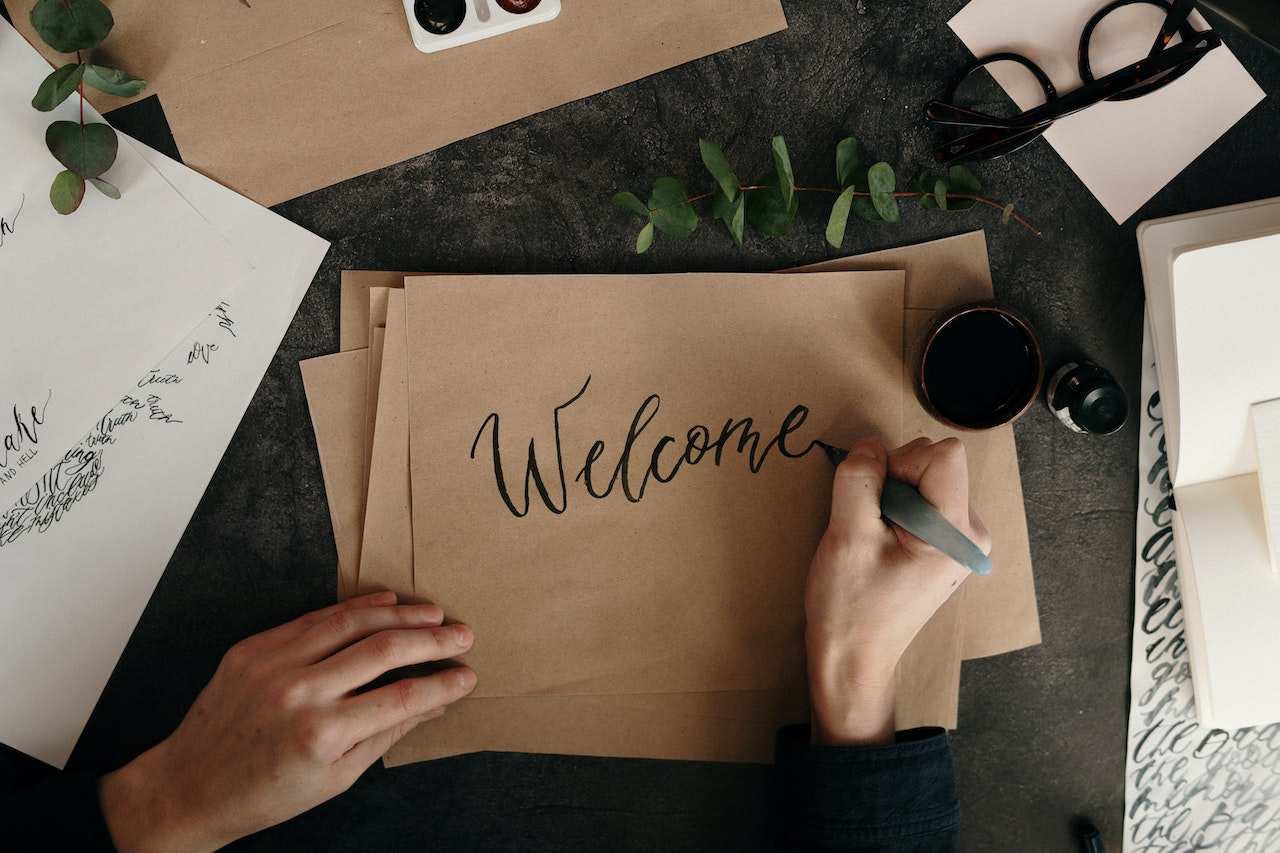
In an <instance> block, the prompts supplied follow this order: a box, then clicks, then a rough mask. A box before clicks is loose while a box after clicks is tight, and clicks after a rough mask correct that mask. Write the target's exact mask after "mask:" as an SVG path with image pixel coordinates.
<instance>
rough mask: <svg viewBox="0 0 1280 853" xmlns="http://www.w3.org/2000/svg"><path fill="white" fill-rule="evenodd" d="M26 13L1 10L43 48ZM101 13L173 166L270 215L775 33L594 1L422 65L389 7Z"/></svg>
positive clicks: (728, 17) (761, 11) (116, 2)
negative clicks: (177, 160)
mask: <svg viewBox="0 0 1280 853" xmlns="http://www.w3.org/2000/svg"><path fill="white" fill-rule="evenodd" d="M32 5H34V0H9V2H8V7H9V10H10V11H11V12H12V13H13V20H14V22H15V23H16V24H17V26H18V28H19V29H20V30H22V33H23V35H24V36H26V37H27V40H28V41H30V42H31V43H32V44H36V45H39V46H43V42H42V41H41V40H40V39H39V37H38V36H36V35H35V33H34V32H33V31H32V29H31V24H30V22H29V21H28V19H27V17H28V13H29V12H30V10H31V7H32ZM110 5H111V11H112V13H113V14H114V16H115V20H116V27H115V29H114V30H113V31H112V33H111V38H110V39H109V40H108V41H107V48H108V50H109V51H110V53H111V54H112V55H116V56H121V57H128V59H127V61H125V62H123V63H121V64H123V65H126V66H127V67H128V68H129V70H130V71H131V72H133V73H134V74H137V75H138V76H139V77H142V78H144V79H146V80H147V81H148V84H149V85H148V89H147V91H148V93H157V94H159V96H160V103H161V104H162V105H163V106H164V111H165V116H166V117H167V118H168V120H169V125H170V127H171V128H172V129H173V135H174V138H175V139H176V140H177V143H178V149H179V150H180V151H181V152H182V158H183V160H184V162H186V163H187V165H189V166H191V167H192V168H194V169H197V170H199V171H201V172H203V173H205V174H206V175H209V176H210V177H212V178H215V179H216V180H218V181H219V182H221V183H223V184H226V185H227V186H229V187H231V188H232V189H234V190H236V191H238V192H240V193H243V194H244V195H247V196H249V197H250V198H252V199H253V200H255V201H257V202H259V203H260V204H264V205H268V206H270V205H273V204H276V203H278V202H281V201H285V200H287V199H290V198H294V197H295V196H299V195H302V194H304V193H307V192H310V191H312V190H316V189H319V188H321V187H326V186H329V185H330V184H335V183H337V182H339V181H342V180H345V179H347V178H351V177H354V176H356V175H360V174H364V173H365V172H370V171H373V170H374V169H379V168H382V167H383V166H389V165H391V164H392V163H399V162H401V161H402V160H406V159H408V158H410V157H414V156H416V155H418V154H422V153H424V152H426V151H431V150H433V149H435V148H439V147H441V146H443V145H448V144H449V143H451V142H456V141H458V140H459V139H465V138H466V137H468V136H474V135H475V134H477V133H482V132H484V131H486V130H490V129H492V128H494V127H498V126H499V125H502V124H506V123H507V122H510V121H514V120H516V119H519V118H523V117H525V116H528V115H532V114H534V113H536V112H539V111H541V110H546V109H550V108H551V107H555V106H559V105H561V104H566V103H569V102H570V101H574V100H577V99H579V98H584V97H586V96H588V95H594V94H596V93H597V92H603V91H604V90H606V89H610V88H613V87H614V86H620V85H622V84H624V83H629V82H631V81H633V80H639V79H640V78H642V77H646V76H648V75H650V74H655V73H657V72H659V71H662V70H665V69H667V68H673V67H675V66H677V65H680V64H682V63H685V62H688V61H690V60H692V59H697V58H698V57H701V56H707V55H709V54H712V53H715V52H717V51H720V50H725V49H727V48H730V47H734V46H735V45H739V44H742V43H744V42H747V41H751V40H752V39H756V38H760V37H761V36H765V35H769V34H770V33H774V32H777V31H779V30H781V29H783V28H785V27H786V19H785V18H784V17H783V13H782V5H781V3H780V2H779V0H735V2H733V3H725V2H724V0H643V2H635V0H590V2H571V3H565V4H564V6H563V8H562V10H561V12H560V15H559V16H558V17H557V18H556V19H555V20H553V21H550V22H548V23H544V24H538V25H537V26H532V27H527V28H525V29H521V30H518V31H516V32H513V33H507V34H505V35H502V36H499V37H496V38H490V39H486V40H484V41H481V42H476V43H474V44H471V45H466V46H463V47H457V48H452V49H449V50H444V51H441V52H439V53H432V54H423V53H420V52H419V51H418V50H416V49H415V48H414V46H413V43H412V41H411V39H410V36H409V24H408V20H407V18H406V17H405V13H404V7H403V6H402V4H401V3H400V2H398V0H390V2H383V3H369V2H367V0H307V2H306V4H305V7H299V6H298V5H296V4H293V3H273V2H254V3H248V2H243V3H238V2H235V0H228V2H220V3H203V4H200V7H199V10H198V14H196V13H193V12H192V11H191V10H189V9H185V8H182V7H180V6H178V5H174V4H167V5H162V6H157V5H156V4H155V3H154V2H151V0H111V4H110ZM45 56H46V58H48V59H49V60H50V61H52V62H55V63H56V64H58V65H61V64H62V63H64V62H65V61H66V57H65V56H63V55H61V54H55V53H53V52H52V51H51V50H48V49H47V48H46V49H45ZM105 58H106V59H108V60H109V59H110V58H111V57H110V56H107V57H105ZM531 69H535V70H536V73H531ZM299 80H315V81H324V82H323V85H322V86H321V87H320V88H319V90H318V91H319V96H318V97H310V96H307V95H304V94H300V92H299V88H298V86H297V85H296V84H294V83H293V82H290V81H299ZM86 94H87V95H88V96H89V97H90V99H91V100H92V101H93V103H94V105H95V106H98V107H101V108H104V109H109V108H111V107H114V106H118V105H119V104H120V103H121V101H120V100H119V99H117V98H112V97H109V96H101V95H99V94H98V93H96V92H86Z"/></svg>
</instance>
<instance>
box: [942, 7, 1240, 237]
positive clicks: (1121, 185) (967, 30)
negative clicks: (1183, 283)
mask: <svg viewBox="0 0 1280 853" xmlns="http://www.w3.org/2000/svg"><path fill="white" fill-rule="evenodd" d="M1105 5H1106V4H1105V2H1104V0H1054V2H1027V0H970V2H969V3H968V4H967V5H966V6H965V7H964V8H963V9H961V10H960V12H959V14H957V15H956V16H955V17H954V18H952V19H951V21H950V22H949V23H950V26H951V29H952V30H953V31H954V32H955V34H956V35H958V36H959V37H960V40H961V41H963V42H964V43H965V46H967V47H968V48H969V50H971V51H973V54H974V55H975V56H978V57H984V56H990V55H991V54H993V53H999V52H1002V51H1012V52H1014V53H1018V54H1021V55H1022V56H1026V57H1028V58H1030V59H1032V60H1034V61H1035V63H1036V64H1037V65H1039V66H1040V68H1041V69H1043V71H1044V72H1045V73H1046V74H1048V75H1049V79H1051V80H1052V81H1053V83H1054V86H1055V87H1056V88H1057V90H1058V93H1059V94H1066V93H1067V92H1070V91H1072V90H1074V89H1077V88H1079V87H1080V86H1081V85H1083V81H1081V79H1080V72H1079V70H1078V69H1077V64H1076V59H1077V49H1078V47H1079V44H1080V34H1081V33H1082V32H1083V31H1084V28H1085V25H1086V24H1087V23H1088V21H1089V18H1090V17H1091V16H1092V15H1093V14H1094V13H1095V12H1097V11H1098V10H1099V9H1101V8H1102V7H1103V6H1105ZM1163 9H1164V6H1163V5H1162V4H1158V3H1157V4H1149V3H1139V4H1134V5H1129V6H1125V7H1123V8H1120V9H1117V10H1116V11H1115V12H1113V13H1112V14H1110V15H1108V16H1107V17H1106V19H1105V20H1104V21H1103V22H1102V23H1100V24H1099V25H1098V27H1097V29H1096V31H1095V32H1096V35H1095V37H1094V38H1093V39H1092V40H1091V41H1090V54H1091V60H1092V62H1091V64H1092V67H1093V72H1094V74H1095V76H1099V77H1100V76H1102V75H1103V74H1106V73H1109V72H1111V71H1115V70H1117V69H1119V68H1121V67H1123V66H1125V65H1127V64H1129V63H1130V62H1134V61H1136V60H1138V59H1140V58H1141V57H1142V56H1143V55H1144V54H1146V52H1147V51H1149V50H1150V49H1151V42H1152V41H1153V40H1154V39H1155V37H1156V34H1157V33H1159V32H1160V24H1161V23H1162V22H1163V20H1164V11H1163ZM1190 20H1191V23H1192V24H1193V25H1194V26H1195V28H1196V29H1198V30H1204V29H1207V28H1208V26H1209V25H1208V23H1207V22H1206V21H1205V19H1204V18H1203V17H1202V16H1201V15H1200V14H1199V13H1198V12H1192V14H1191V19H1190ZM1228 35H1230V34H1228ZM989 69H990V71H991V74H992V76H993V77H995V79H996V82H998V83H999V84H1000V85H1001V86H1002V87H1003V88H1004V90H1005V91H1006V92H1008V94H1009V96H1010V97H1011V98H1012V99H1013V101H1014V103H1016V104H1017V105H1018V109H1021V110H1029V109H1031V108H1032V107H1037V106H1039V105H1040V104H1042V103H1044V92H1043V91H1042V90H1041V88H1040V86H1039V84H1037V83H1036V81H1035V78H1034V77H1032V76H1031V74H1030V73H1028V72H1026V71H1024V70H1022V69H1021V68H1020V67H1018V66H1017V65H1016V64H1015V63H1012V62H999V63H995V64H993V65H991V66H989ZM1019 72H1021V73H1019ZM941 94H942V93H941V91H939V92H938V96H941ZM1262 98H1263V92H1262V89H1261V87H1259V86H1258V84H1257V83H1255V82H1254V80H1253V78H1252V77H1250V76H1249V72H1248V71H1246V70H1245V69H1244V66H1242V65H1241V64H1240V61H1239V60H1238V59H1236V58H1235V56H1234V55H1233V54H1232V53H1231V51H1230V50H1229V49H1228V47H1227V46H1226V45H1225V44H1224V45H1222V46H1220V47H1217V48H1215V49H1213V50H1212V51H1210V52H1209V53H1208V54H1206V55H1205V56H1204V57H1203V58H1202V59H1201V60H1200V61H1199V62H1198V63H1197V64H1196V66H1195V67H1194V68H1192V69H1191V71H1189V72H1187V73H1186V74H1185V75H1184V76H1183V77H1181V78H1180V79H1178V80H1176V81H1174V82H1173V83H1170V84H1169V85H1168V86H1165V87H1163V88H1162V89H1159V90H1157V91H1155V92H1152V93H1150V94H1148V95H1144V96H1143V97H1141V98H1134V99H1132V100H1128V101H1106V102H1103V103H1100V104H1095V105H1093V106H1091V107H1089V108H1088V109H1086V110H1084V111H1083V112H1079V113H1076V114H1075V115H1071V116H1067V117H1065V118H1061V119H1058V120H1057V121H1055V122H1054V123H1053V126H1052V127H1050V128H1049V129H1048V130H1047V131H1045V134H1044V139H1045V141H1046V142H1048V143H1049V144H1050V145H1052V146H1053V149H1054V150H1055V151H1057V152H1058V156H1060V157H1062V159H1063V160H1064V161H1065V162H1066V164H1067V165H1068V166H1070V167H1071V170H1072V171H1074V172H1075V173H1076V175H1078V176H1079V178H1080V180H1081V181H1083V182H1084V185H1085V186H1086V187H1088V188H1089V191H1090V192H1092V193H1093V195H1094V197H1096V198H1097V199H1098V201H1099V202H1101V203H1102V206H1103V207H1104V208H1106V210H1107V212H1108V213H1110V214H1111V216H1112V217H1114V218H1115V220H1116V221H1117V222H1123V221H1125V220H1126V219H1128V218H1129V217H1130V216H1132V215H1133V214H1134V213H1135V212H1136V211H1137V210H1138V208H1139V207H1141V206H1142V205H1143V204H1145V203H1146V202H1147V200H1148V199H1150V198H1151V197H1152V196H1153V195H1155V194H1156V193H1157V192H1159V191H1160V189H1161V188H1162V187H1163V186H1164V185H1165V184H1167V183H1168V182H1169V181H1170V180H1172V179H1173V177H1174V176H1175V175H1177V174H1178V173H1179V172H1181V171H1182V170H1183V169H1185V168H1186V167H1187V166H1189V165H1190V164H1191V161H1193V160H1195V159H1196V158H1197V157H1199V156H1200V155H1201V154H1202V153H1203V152H1204V150H1205V149H1206V148H1208V147H1209V146H1210V145H1212V144H1213V142H1214V140H1216V139H1217V138H1218V137H1219V136H1221V135H1222V134H1224V133H1226V132H1227V130H1228V129H1230V128H1231V126H1232V125H1234V124H1235V123H1236V122H1237V121H1239V120H1240V119H1241V118H1243V117H1244V115H1245V113H1247V112H1249V110H1251V109H1253V108H1254V107H1255V106H1256V105H1257V104H1258V103H1259V102H1260V101H1261V100H1262ZM1014 156H1016V155H1014Z"/></svg>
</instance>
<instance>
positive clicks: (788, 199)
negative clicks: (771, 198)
mask: <svg viewBox="0 0 1280 853" xmlns="http://www.w3.org/2000/svg"><path fill="white" fill-rule="evenodd" d="M773 166H774V170H775V171H776V173H777V175H778V186H779V187H781V189H782V203H783V204H784V205H785V206H786V207H787V209H790V208H791V206H792V205H793V204H794V203H795V198H796V176H795V173H794V172H792V171H791V158H790V157H788V156H787V143H786V141H785V140H784V139H783V138H782V137H781V136H775V137H774V138H773Z"/></svg>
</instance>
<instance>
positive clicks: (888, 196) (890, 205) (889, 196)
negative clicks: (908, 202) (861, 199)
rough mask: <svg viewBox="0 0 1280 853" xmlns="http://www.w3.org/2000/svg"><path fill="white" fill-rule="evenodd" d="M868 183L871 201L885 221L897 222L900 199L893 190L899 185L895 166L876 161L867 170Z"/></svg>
mask: <svg viewBox="0 0 1280 853" xmlns="http://www.w3.org/2000/svg"><path fill="white" fill-rule="evenodd" d="M867 183H868V185H869V186H870V188H871V203H872V204H873V205H874V206H875V209H876V213H879V214H880V216H881V218H882V219H884V221H885V222H897V221H898V216H899V209H898V200H897V199H896V198H894V196H893V191H894V189H896V187H897V178H895V177H894V174H893V167H892V166H890V165H889V164H888V163H884V162H881V163H876V164H875V165H874V166H872V167H871V168H870V169H868V170H867Z"/></svg>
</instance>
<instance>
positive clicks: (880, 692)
mask: <svg viewBox="0 0 1280 853" xmlns="http://www.w3.org/2000/svg"><path fill="white" fill-rule="evenodd" d="M808 660H809V666H808V671H809V698H810V705H811V708H812V726H811V731H812V736H811V741H812V743H814V744H815V745H821V746H867V745H873V744H885V743H893V740H894V730H895V726H894V702H895V700H896V698H897V659H896V658H894V659H893V660H892V661H891V662H890V661H886V660H884V659H882V658H879V657H877V656H874V655H859V654H850V653H848V652H846V651H844V650H841V649H832V648H825V649H819V650H817V651H816V652H815V651H814V650H813V649H811V650H810V652H809V657H808Z"/></svg>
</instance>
